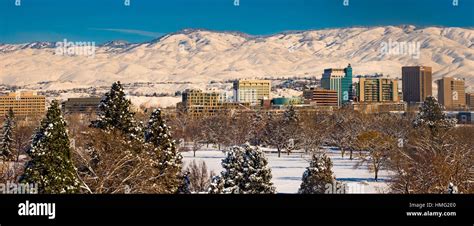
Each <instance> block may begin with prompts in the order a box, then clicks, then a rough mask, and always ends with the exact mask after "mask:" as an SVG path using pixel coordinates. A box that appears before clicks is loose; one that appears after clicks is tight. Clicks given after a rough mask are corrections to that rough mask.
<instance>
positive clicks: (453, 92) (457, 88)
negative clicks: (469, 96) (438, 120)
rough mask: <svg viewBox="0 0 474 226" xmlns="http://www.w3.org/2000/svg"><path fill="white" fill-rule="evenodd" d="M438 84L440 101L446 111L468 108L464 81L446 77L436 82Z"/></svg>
mask: <svg viewBox="0 0 474 226" xmlns="http://www.w3.org/2000/svg"><path fill="white" fill-rule="evenodd" d="M436 84H438V101H439V103H440V104H442V105H444V107H445V108H446V109H450V110H454V109H463V108H464V107H466V92H465V82H464V80H462V79H457V78H453V77H444V78H442V79H439V80H436Z"/></svg>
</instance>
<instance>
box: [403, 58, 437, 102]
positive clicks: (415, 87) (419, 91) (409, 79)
mask: <svg viewBox="0 0 474 226" xmlns="http://www.w3.org/2000/svg"><path fill="white" fill-rule="evenodd" d="M432 82H433V80H432V71H431V67H425V66H409V67H402V86H403V87H402V89H403V100H404V101H406V102H408V103H419V102H423V101H424V100H425V99H426V97H428V96H432Z"/></svg>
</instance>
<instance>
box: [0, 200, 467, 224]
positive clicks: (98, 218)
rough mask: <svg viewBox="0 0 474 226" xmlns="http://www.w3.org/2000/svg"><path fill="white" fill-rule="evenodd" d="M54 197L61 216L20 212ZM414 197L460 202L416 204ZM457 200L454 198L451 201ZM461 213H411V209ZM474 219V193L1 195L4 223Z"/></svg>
mask: <svg viewBox="0 0 474 226" xmlns="http://www.w3.org/2000/svg"><path fill="white" fill-rule="evenodd" d="M26 200H28V201H29V202H30V203H32V202H35V203H55V205H56V214H55V215H56V218H55V219H53V220H50V219H48V217H47V216H19V215H18V209H19V208H18V205H19V203H24V202H25V201H26ZM410 203H418V204H419V203H433V204H435V203H438V205H439V203H450V205H455V207H451V208H450V207H436V208H435V207H432V208H427V207H425V208H422V209H419V208H416V207H409V205H410ZM452 203H454V204H452ZM426 210H429V211H443V212H444V211H449V212H451V211H453V212H456V216H443V217H433V216H424V217H423V216H417V217H407V213H406V212H407V211H408V212H412V211H420V212H424V211H426ZM146 223H154V224H188V225H190V224H192V225H196V224H205V225H227V224H229V223H237V224H249V223H252V224H258V225H266V224H269V225H275V224H285V225H298V224H311V225H314V224H316V223H326V224H350V225H354V224H362V225H384V224H402V225H407V224H413V225H421V224H423V225H435V224H436V225H437V224H449V225H454V224H459V225H473V223H474V196H473V195H344V194H339V195H283V194H279V195H1V196H0V225H2V226H3V225H10V224H36V225H37V224H102V225H104V224H114V225H118V224H128V225H138V224H146Z"/></svg>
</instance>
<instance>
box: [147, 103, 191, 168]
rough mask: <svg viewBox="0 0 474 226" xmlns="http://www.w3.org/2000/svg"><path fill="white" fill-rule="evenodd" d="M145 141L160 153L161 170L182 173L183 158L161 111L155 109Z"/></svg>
mask: <svg viewBox="0 0 474 226" xmlns="http://www.w3.org/2000/svg"><path fill="white" fill-rule="evenodd" d="M145 141H146V142H148V143H151V144H153V145H155V147H157V148H158V151H159V152H160V169H161V170H162V171H165V170H167V169H168V170H174V171H177V173H179V172H181V165H182V158H183V157H182V156H181V154H180V153H179V152H178V150H177V148H176V144H175V141H174V140H173V138H172V137H171V133H170V128H169V127H168V126H167V125H166V122H165V120H164V119H163V118H162V116H161V110H160V109H155V110H154V111H153V112H152V114H151V116H150V120H149V121H148V127H147V129H146V131H145Z"/></svg>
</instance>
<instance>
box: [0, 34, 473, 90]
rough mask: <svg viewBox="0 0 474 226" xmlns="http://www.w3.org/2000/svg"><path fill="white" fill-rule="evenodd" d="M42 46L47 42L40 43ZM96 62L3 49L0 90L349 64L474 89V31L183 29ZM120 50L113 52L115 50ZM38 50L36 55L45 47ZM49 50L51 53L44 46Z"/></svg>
mask: <svg viewBox="0 0 474 226" xmlns="http://www.w3.org/2000/svg"><path fill="white" fill-rule="evenodd" d="M389 41H398V42H410V43H419V44H420V45H421V52H420V58H419V59H414V58H412V57H410V56H407V55H381V52H380V50H381V44H383V43H387V42H389ZM43 43H46V42H43ZM108 43H111V45H110V46H107V45H97V46H96V52H95V56H94V57H93V58H91V57H87V56H57V55H55V54H54V49H53V48H32V47H30V46H29V45H28V44H31V43H24V44H0V68H2V70H1V71H0V83H3V84H19V85H27V84H32V83H37V82H40V81H51V82H53V83H58V84H60V83H68V84H69V83H70V85H71V86H75V85H74V84H76V85H77V86H83V85H87V86H90V85H102V83H103V82H112V81H115V80H122V81H124V82H134V81H137V82H142V81H143V82H154V81H190V82H206V81H210V80H228V79H237V78H250V77H272V76H275V77H278V76H281V75H287V76H291V75H294V76H308V75H309V76H316V77H320V75H321V74H322V72H323V70H324V68H331V67H333V68H335V67H344V66H346V65H347V64H348V63H351V64H352V65H353V68H354V73H355V74H374V73H384V74H390V75H391V76H392V77H401V75H400V74H401V66H404V65H425V66H432V67H433V70H434V79H438V78H441V77H443V76H454V77H461V78H465V79H466V84H467V85H468V86H470V89H472V85H474V74H473V73H474V50H473V49H472V46H473V43H474V30H473V29H468V28H458V27H434V26H429V27H415V26H413V25H399V26H372V27H350V28H334V29H322V30H307V31H291V32H286V33H285V32H281V33H277V34H272V35H268V36H252V35H248V34H245V33H235V32H227V31H224V32H222V31H220V32H219V31H217V32H216V31H210V30H205V29H187V30H183V32H176V33H171V34H167V35H164V36H161V37H160V38H158V39H154V40H151V41H148V42H142V43H126V44H123V43H122V42H118V41H117V42H115V41H110V42H108ZM115 44H117V45H115ZM44 45H46V44H43V45H39V46H40V47H42V46H44ZM46 46H48V45H46Z"/></svg>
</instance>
